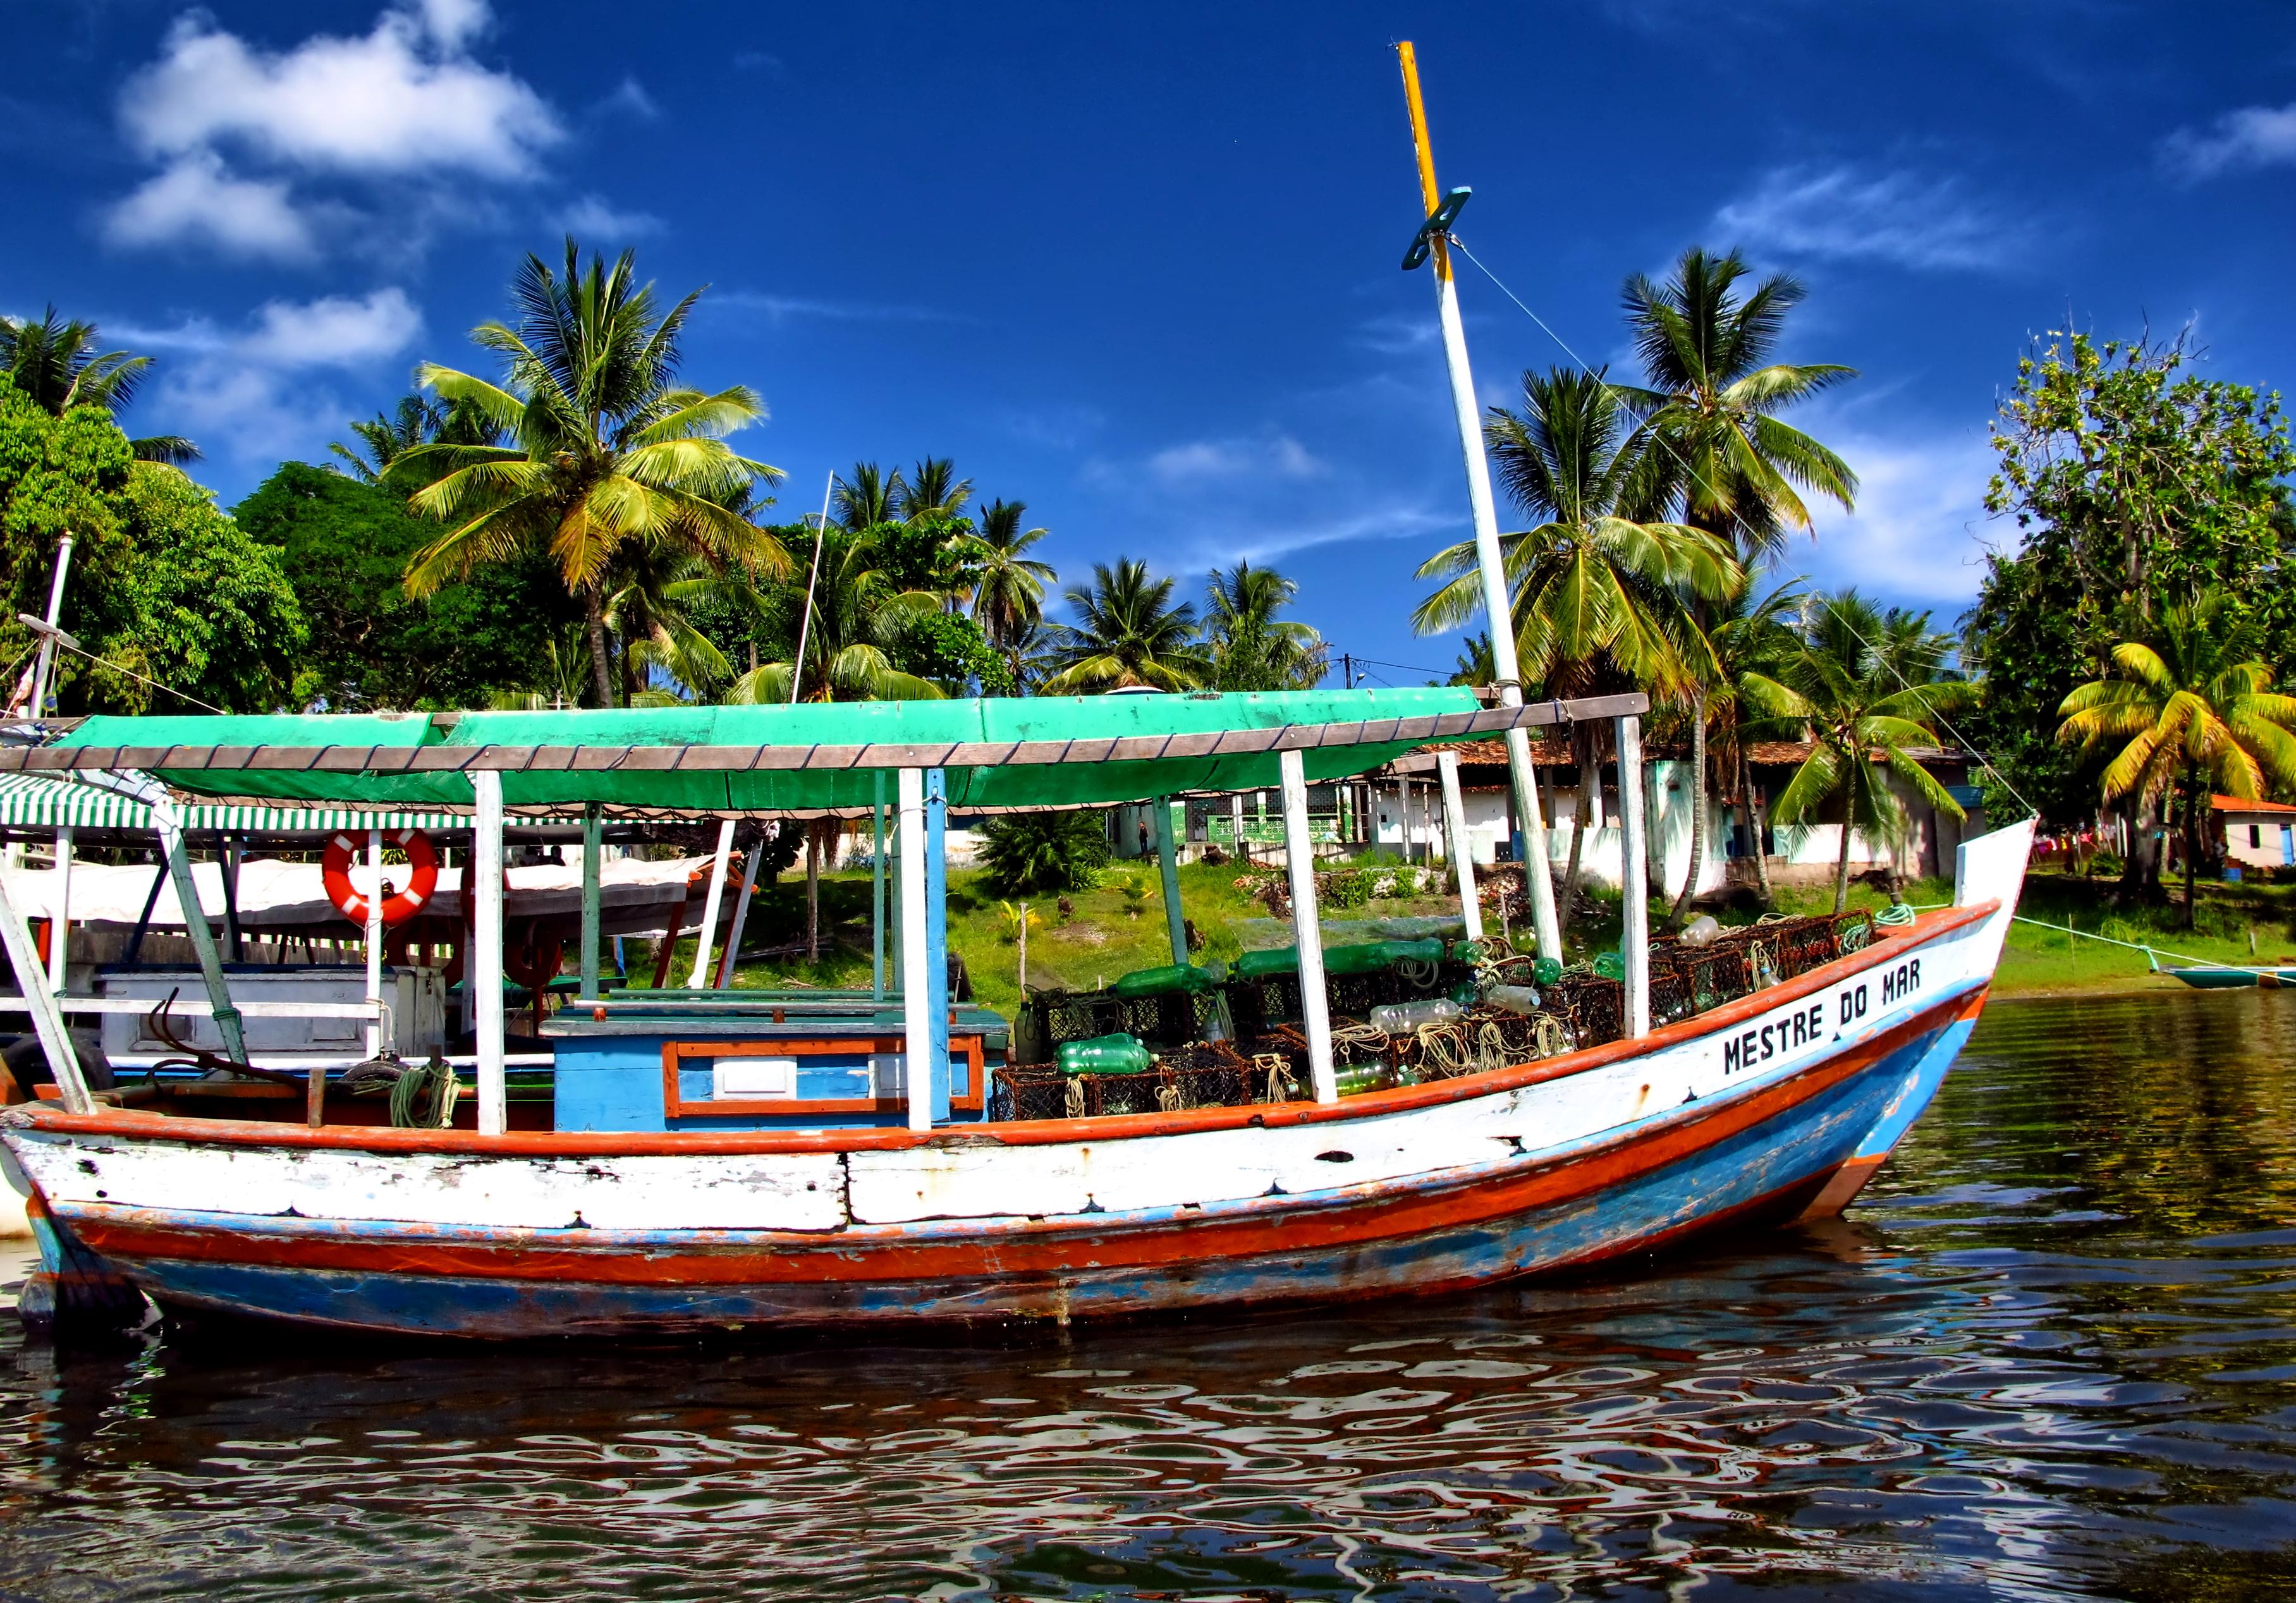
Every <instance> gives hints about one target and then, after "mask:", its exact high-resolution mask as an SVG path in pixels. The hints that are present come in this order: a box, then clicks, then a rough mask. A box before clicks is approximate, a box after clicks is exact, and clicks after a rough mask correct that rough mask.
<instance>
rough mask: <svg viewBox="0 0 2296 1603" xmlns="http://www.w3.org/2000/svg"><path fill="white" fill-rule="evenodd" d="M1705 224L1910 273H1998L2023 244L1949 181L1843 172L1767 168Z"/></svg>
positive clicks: (1787, 248) (1798, 252)
mask: <svg viewBox="0 0 2296 1603" xmlns="http://www.w3.org/2000/svg"><path fill="white" fill-rule="evenodd" d="M1714 222H1715V225H1716V226H1717V227H1718V228H1720V229H1723V230H1726V231H1727V232H1728V233H1731V234H1732V235H1733V236H1734V240H1735V241H1739V242H1743V243H1746V244H1750V245H1753V246H1756V247H1758V248H1761V249H1769V250H1775V251H1777V252H1778V253H1780V254H1782V255H1786V256H1808V257H1825V258H1837V259H1841V260H1862V261H1883V262H1892V263H1895V264H1896V265H1898V266H1903V267H1917V268H1937V267H1945V268H1963V269H1969V268H1990V267H1999V266H2005V265H2006V264H2007V263H2008V262H2009V261H2011V260H2012V259H2013V258H2015V257H2017V256H2018V255H2020V254H2021V252H2022V250H2023V249H2024V247H2025V244H2026V241H2027V233H2026V230H2025V228H2024V226H2023V225H2021V224H2018V223H2014V222H2012V221H2010V220H2009V219H2008V218H2006V217H2004V216H2003V215H2002V214H2000V213H1998V212H1997V211H1995V210H1994V209H1991V208H1989V207H1988V206H1986V205H1984V204H1982V203H1980V202H1979V201H1976V200H1972V199H1970V198H1969V196H1968V195H1967V194H1966V193H1965V192H1964V188H1963V185H1962V184H1961V181H1960V180H1959V179H1957V178H1954V177H1950V176H1944V177H1932V176H1922V175H1919V174H1915V173H1912V172H1907V171H1883V170H1873V169H1861V168H1856V167H1852V166H1847V165H1838V166H1833V167H1785V168H1775V169H1773V170H1772V171H1770V172H1768V173H1766V174H1764V175H1763V176H1762V179H1761V181H1760V182H1759V184H1756V185H1755V186H1754V189H1753V190H1752V192H1750V193H1748V194H1746V195H1744V196H1742V197H1741V198H1740V199H1738V200H1733V201H1731V202H1730V203H1729V204H1728V205H1726V206H1725V207H1723V208H1722V209H1721V210H1720V211H1718V212H1717V213H1716V214H1715V216H1714Z"/></svg>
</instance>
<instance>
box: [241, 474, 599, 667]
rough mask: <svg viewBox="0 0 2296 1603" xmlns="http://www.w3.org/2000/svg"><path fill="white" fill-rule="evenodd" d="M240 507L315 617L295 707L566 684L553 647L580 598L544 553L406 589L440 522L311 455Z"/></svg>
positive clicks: (246, 524) (248, 527)
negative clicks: (423, 588) (416, 592)
mask: <svg viewBox="0 0 2296 1603" xmlns="http://www.w3.org/2000/svg"><path fill="white" fill-rule="evenodd" d="M232 516H233V518H234V520H235V521H236V522H237V523H238V525H239V526H240V528H242V529H244V530H245V531H246V532H247V534H248V535H249V536H250V538H252V539H255V540H257V541H258V542H260V543H261V544H264V545H265V546H266V547H268V548H269V549H270V550H272V551H273V552H275V553H276V554H277V557H278V561H279V566H280V568H281V570H282V571H283V573H284V574H285V575H286V577H287V580H288V582H289V583H290V584H291V585H293V586H294V590H295V595H296V599H297V601H298V602H299V606H300V607H301V609H302V613H303V616H304V617H305V618H306V619H307V621H308V623H309V625H310V639H309V641H308V642H307V644H306V646H305V647H304V649H303V650H302V652H301V654H300V655H299V657H298V658H297V659H296V663H295V690H294V694H293V696H292V698H291V699H293V701H294V702H295V703H296V705H298V706H304V707H325V708H326V709H327V710H329V711H331V712H357V711H361V710H364V709H366V708H369V707H398V708H405V709H408V710H413V709H416V708H445V707H483V706H487V705H489V704H490V703H491V702H493V701H494V700H495V699H497V698H498V697H501V696H513V697H515V696H519V695H522V694H525V693H528V692H540V693H542V694H543V695H544V696H545V700H544V705H545V706H548V705H551V699H552V698H553V697H555V696H558V695H561V694H562V693H563V687H562V685H561V684H560V683H558V681H557V679H556V678H555V676H554V675H553V669H552V667H551V662H552V652H553V650H555V649H556V648H557V647H558V645H559V644H560V643H561V642H562V636H563V634H564V633H565V631H566V629H567V627H568V626H570V625H571V624H578V623H579V622H580V621H581V618H582V610H581V608H580V606H579V605H578V603H577V602H575V601H573V599H572V598H570V596H568V595H567V593H566V587H565V585H563V584H562V582H561V581H560V579H559V577H558V574H557V570H556V569H555V568H553V566H552V564H551V562H550V560H549V559H548V558H547V556H545V555H544V554H542V553H540V552H533V553H529V554H528V555H527V556H525V557H524V558H522V559H518V560H511V561H506V562H499V563H490V564H488V565H485V566H481V567H478V568H473V569H472V570H471V575H470V577H468V578H465V579H462V580H458V581H456V582H455V583H452V584H447V585H440V586H439V588H438V589H436V590H434V591H432V592H430V593H429V594H428V595H424V596H411V595H409V594H407V593H406V588H405V585H404V584H403V583H402V577H403V576H404V574H405V572H406V565H407V563H408V562H409V561H410V560H413V558H414V554H415V553H416V552H420V551H421V550H422V548H423V547H424V546H426V545H427V544H430V541H431V540H432V539H434V538H435V537H436V536H437V535H438V526H437V525H435V524H433V523H430V522H429V521H427V520H425V519H422V518H418V517H416V516H415V515H414V513H412V512H411V511H408V510H407V506H406V502H405V501H404V500H403V499H401V498H400V497H399V496H398V495H394V494H392V493H391V492H390V491H389V490H388V489H385V488H382V487H378V486H375V485H371V484H365V483H362V482H360V481H359V480H357V479H356V478H350V477H349V476H348V475H346V474H343V473H339V472H335V471H333V470H331V469H326V468H317V467H313V466H312V465H311V464H309V463H308V462H283V463H281V464H280V466H279V469H278V470H277V471H275V472H274V473H273V474H272V475H271V477H270V478H266V479H265V480H264V481H263V483H262V484H261V485H259V486H258V487H256V489H255V490H254V491H253V492H251V493H250V495H248V497H247V498H246V499H245V500H244V501H242V502H241V503H239V504H238V505H237V506H236V507H234V508H233V509H232ZM587 671H588V670H587V667H586V659H585V667H584V676H585V677H586V676H587ZM575 693H576V697H577V699H578V696H579V686H577V687H576V692H575ZM572 704H573V703H572V702H568V703H567V705H572Z"/></svg>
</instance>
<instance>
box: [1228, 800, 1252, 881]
mask: <svg viewBox="0 0 2296 1603" xmlns="http://www.w3.org/2000/svg"><path fill="white" fill-rule="evenodd" d="M1227 817H1228V822H1229V824H1230V825H1231V826H1232V827H1233V828H1234V830H1235V860H1236V861H1237V862H1238V863H1249V862H1251V850H1250V848H1248V847H1247V846H1245V845H1244V844H1243V792H1242V791H1241V790H1231V791H1229V792H1228V797H1227Z"/></svg>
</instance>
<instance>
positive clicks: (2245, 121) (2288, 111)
mask: <svg viewBox="0 0 2296 1603" xmlns="http://www.w3.org/2000/svg"><path fill="white" fill-rule="evenodd" d="M2161 159H2162V160H2163V161H2165V162H2166V163H2167V164H2168V167H2169V171H2171V172H2173V173H2175V174H2177V176H2179V177H2182V178H2186V179H2193V180H2198V179H2202V178H2213V177H2215V176H2217V175H2218V173H2225V172H2232V171H2235V170H2238V169H2240V168H2256V167H2286V166H2290V165H2292V164H2296V105H2285V106H2243V107H2241V108H2240V110H2236V111H2227V112H2226V113H2225V114H2224V115H2223V116H2222V117H2219V118H2218V119H2217V120H2216V122H2215V123H2214V125H2213V126H2211V127H2210V129H2209V130H2208V132H2206V133H2196V132H2194V130H2193V129H2191V128H2179V129H2177V132H2175V133H2174V134H2171V135H2169V137H2168V139H2167V140H2166V141H2164V142H2163V143H2162V144H2161Z"/></svg>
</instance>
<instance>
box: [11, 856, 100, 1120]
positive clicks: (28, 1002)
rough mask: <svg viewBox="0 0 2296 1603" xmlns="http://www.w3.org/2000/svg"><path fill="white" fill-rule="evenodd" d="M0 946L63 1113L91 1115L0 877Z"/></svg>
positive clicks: (28, 938)
mask: <svg viewBox="0 0 2296 1603" xmlns="http://www.w3.org/2000/svg"><path fill="white" fill-rule="evenodd" d="M0 945H4V946H6V948H7V950H8V966H9V967H10V968H12V969H14V970H15V971H16V989H17V990H19V991H21V993H23V996H24V1010H25V1011H26V1012H28V1013H29V1014H30V1015H31V1016H32V1033H33V1034H34V1035H37V1036H38V1037H39V1038H40V1050H41V1051H44V1052H45V1053H46V1054H47V1055H48V1067H49V1069H50V1071H51V1072H52V1073H53V1074H54V1075H55V1076H56V1092H57V1094H59V1095H60V1096H61V1097H62V1099H63V1104H64V1111H65V1112H67V1113H90V1112H93V1111H94V1108H95V1099H94V1097H92V1096H90V1095H88V1094H87V1082H86V1080H85V1079H83V1078H82V1077H81V1076H80V1072H79V1055H78V1053H77V1052H75V1051H72V1043H71V1035H70V1032H68V1031H67V1030H66V1029H65V1028H64V1021H63V1016H62V1015H61V1014H60V1013H58V1012H57V1011H56V1000H55V998H54V997H53V996H52V995H50V994H48V992H47V991H46V990H45V988H44V987H43V986H41V984H40V949H39V947H38V945H36V944H35V943H34V941H33V939H32V928H31V926H30V925H29V924H27V923H25V922H24V918H23V915H22V914H21V913H20V912H17V911H16V904H15V902H14V901H13V900H12V899H11V898H10V896H9V895H8V880H7V878H6V876H5V875H0Z"/></svg>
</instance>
